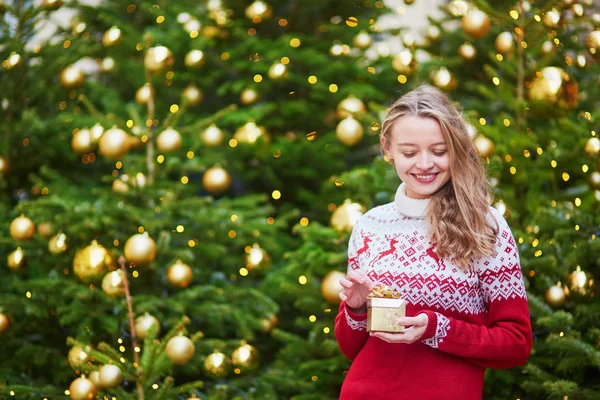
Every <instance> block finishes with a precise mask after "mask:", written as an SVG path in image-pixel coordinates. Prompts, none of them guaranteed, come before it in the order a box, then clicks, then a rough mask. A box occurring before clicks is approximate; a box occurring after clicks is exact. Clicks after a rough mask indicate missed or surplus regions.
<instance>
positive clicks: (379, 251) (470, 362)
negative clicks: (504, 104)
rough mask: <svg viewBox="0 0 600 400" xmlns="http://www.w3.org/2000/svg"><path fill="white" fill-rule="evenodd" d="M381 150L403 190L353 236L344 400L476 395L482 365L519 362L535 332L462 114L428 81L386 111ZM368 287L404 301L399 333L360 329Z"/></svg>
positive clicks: (510, 246)
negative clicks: (381, 288) (377, 286)
mask: <svg viewBox="0 0 600 400" xmlns="http://www.w3.org/2000/svg"><path fill="white" fill-rule="evenodd" d="M380 140H381V147H382V152H383V154H384V155H385V156H386V157H387V159H389V160H390V162H391V163H392V164H393V166H394V168H395V169H396V172H397V173H398V176H399V177H400V179H401V180H402V184H401V185H400V187H399V188H398V190H397V192H396V197H395V200H394V201H393V202H392V203H389V204H386V205H383V206H379V207H376V208H373V209H371V210H370V211H369V212H367V213H366V214H364V215H363V216H362V217H361V218H360V220H359V221H358V222H357V224H356V225H355V226H354V230H353V232H352V235H351V237H350V242H349V246H348V274H347V277H346V279H341V280H340V284H341V285H342V286H343V287H344V290H343V292H342V293H340V298H341V299H342V302H341V304H340V309H339V313H338V315H337V318H336V322H335V335H336V337H337V340H338V342H339V346H340V348H341V350H342V352H343V353H344V354H345V355H346V356H347V357H348V358H349V359H350V360H352V366H351V367H350V371H349V372H348V375H347V376H346V379H345V381H344V384H343V386H342V390H341V395H340V399H342V400H348V399H378V400H384V399H413V398H415V399H421V400H440V399H443V400H459V399H460V400H475V399H481V397H482V391H483V381H484V372H485V369H486V368H510V367H515V366H518V365H521V364H524V363H525V362H526V361H527V358H528V357H529V354H530V352H531V324H530V318H529V308H528V305H527V297H526V292H525V286H524V283H523V276H522V272H521V266H520V264H519V254H518V250H517V245H516V243H515V240H514V238H513V235H512V232H511V230H510V228H509V227H508V225H507V223H506V221H505V219H504V218H503V217H502V215H501V214H500V213H498V211H496V210H495V209H494V208H492V207H490V206H489V200H490V198H491V196H490V194H489V191H488V184H487V180H486V176H485V170H484V168H483V166H482V165H481V162H480V160H479V156H478V154H477V150H476V148H475V147H474V145H473V144H472V142H471V140H470V138H469V135H468V133H467V129H466V126H465V122H464V121H463V119H462V117H461V113H460V110H459V109H458V108H457V107H456V106H454V105H453V104H452V103H451V102H450V100H449V99H448V98H447V97H446V95H445V94H443V93H442V92H441V91H439V90H438V89H436V88H434V87H431V86H428V85H424V86H421V87H419V88H417V89H416V90H414V91H412V92H409V93H407V94H406V95H404V96H402V98H400V99H399V100H398V101H396V103H394V104H393V105H392V106H391V108H390V109H389V113H388V115H387V117H386V119H385V121H384V122H383V127H382V132H381V137H380ZM375 283H381V284H384V285H388V286H391V287H392V288H394V289H396V290H397V291H398V292H399V293H400V295H401V298H403V299H405V300H406V302H407V307H406V317H405V318H401V319H400V320H399V321H398V324H400V325H403V326H404V327H405V331H404V333H386V332H371V333H370V334H369V333H367V331H366V319H367V314H366V312H367V309H366V295H367V294H368V293H369V291H370V289H371V288H372V287H373V286H374V284H375Z"/></svg>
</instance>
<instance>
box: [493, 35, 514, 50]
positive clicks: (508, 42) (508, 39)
mask: <svg viewBox="0 0 600 400" xmlns="http://www.w3.org/2000/svg"><path fill="white" fill-rule="evenodd" d="M514 43H515V41H514V39H513V35H512V33H511V32H508V31H505V32H502V33H500V34H499V35H498V36H497V37H496V41H495V46H496V51H497V52H498V53H500V54H506V53H509V52H511V51H512V49H513V47H514Z"/></svg>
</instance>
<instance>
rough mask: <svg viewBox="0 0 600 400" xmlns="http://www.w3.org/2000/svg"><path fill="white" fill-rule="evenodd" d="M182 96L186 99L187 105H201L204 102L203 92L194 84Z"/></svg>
mask: <svg viewBox="0 0 600 400" xmlns="http://www.w3.org/2000/svg"><path fill="white" fill-rule="evenodd" d="M182 96H183V98H184V99H185V101H186V103H187V104H189V105H191V106H195V105H197V104H200V102H201V101H202V91H201V90H200V89H198V87H197V86H196V85H194V84H193V83H192V84H189V85H188V86H187V87H186V88H185V89H184V90H183V93H182Z"/></svg>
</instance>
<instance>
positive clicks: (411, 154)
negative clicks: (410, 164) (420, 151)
mask: <svg viewBox="0 0 600 400" xmlns="http://www.w3.org/2000/svg"><path fill="white" fill-rule="evenodd" d="M403 156H404V157H406V158H410V157H414V156H415V153H404V154H403Z"/></svg>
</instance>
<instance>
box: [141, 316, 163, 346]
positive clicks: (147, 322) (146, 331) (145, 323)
mask: <svg viewBox="0 0 600 400" xmlns="http://www.w3.org/2000/svg"><path fill="white" fill-rule="evenodd" d="M153 327H156V328H154V329H156V337H158V335H159V334H160V322H159V321H158V319H156V317H153V316H152V315H150V314H148V313H146V314H144V315H140V316H139V317H137V318H136V319H135V334H136V335H137V337H138V338H140V339H142V340H144V339H146V338H147V337H148V336H149V335H150V329H153Z"/></svg>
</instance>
